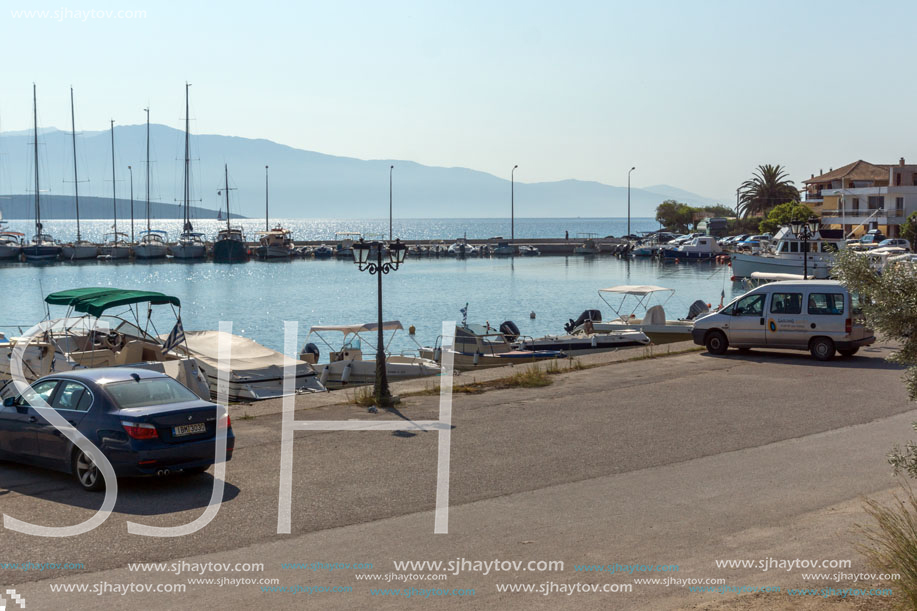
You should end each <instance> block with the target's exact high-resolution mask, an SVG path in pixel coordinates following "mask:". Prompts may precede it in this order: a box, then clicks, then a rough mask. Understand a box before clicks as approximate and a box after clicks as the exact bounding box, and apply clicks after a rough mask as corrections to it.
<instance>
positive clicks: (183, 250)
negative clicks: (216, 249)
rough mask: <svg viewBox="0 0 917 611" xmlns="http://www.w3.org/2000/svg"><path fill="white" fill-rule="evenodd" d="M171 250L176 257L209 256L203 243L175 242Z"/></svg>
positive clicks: (195, 257)
mask: <svg viewBox="0 0 917 611" xmlns="http://www.w3.org/2000/svg"><path fill="white" fill-rule="evenodd" d="M169 250H170V251H171V252H172V256H173V257H175V258H176V259H203V258H205V257H206V256H207V247H206V246H204V245H203V244H173V245H172V246H170V247H169Z"/></svg>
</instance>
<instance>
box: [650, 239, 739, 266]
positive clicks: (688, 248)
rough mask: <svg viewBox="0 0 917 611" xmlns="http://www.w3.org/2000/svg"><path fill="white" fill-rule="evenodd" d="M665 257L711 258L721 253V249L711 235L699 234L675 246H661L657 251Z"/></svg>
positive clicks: (686, 259) (681, 258)
mask: <svg viewBox="0 0 917 611" xmlns="http://www.w3.org/2000/svg"><path fill="white" fill-rule="evenodd" d="M659 254H661V255H662V256H663V257H664V258H666V259H678V260H679V261H695V260H698V259H713V258H715V257H716V256H717V255H721V254H723V249H722V248H720V245H719V244H718V243H717V241H716V238H714V237H713V236H700V237H697V238H692V239H691V240H689V241H687V242H685V243H684V244H682V245H680V246H678V247H676V248H663V249H661V250H660V251H659Z"/></svg>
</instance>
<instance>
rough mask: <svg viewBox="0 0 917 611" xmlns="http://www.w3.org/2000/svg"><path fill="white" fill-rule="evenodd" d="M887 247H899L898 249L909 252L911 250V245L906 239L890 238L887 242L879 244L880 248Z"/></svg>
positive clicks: (883, 241)
mask: <svg viewBox="0 0 917 611" xmlns="http://www.w3.org/2000/svg"><path fill="white" fill-rule="evenodd" d="M887 246H897V247H898V248H906V249H907V250H910V249H911V243H910V242H909V241H908V240H905V239H904V238H888V239H887V240H882V241H881V242H879V248H885V247H887Z"/></svg>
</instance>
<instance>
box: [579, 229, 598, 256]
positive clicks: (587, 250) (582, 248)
mask: <svg viewBox="0 0 917 611" xmlns="http://www.w3.org/2000/svg"><path fill="white" fill-rule="evenodd" d="M576 235H577V237H579V238H585V239H584V240H583V243H582V244H580V245H579V246H577V247H575V248H574V249H573V254H574V255H586V256H591V255H597V254H599V245H598V242H596V238H598V237H599V236H598V234H597V233H578V234H576Z"/></svg>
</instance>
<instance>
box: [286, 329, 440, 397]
mask: <svg viewBox="0 0 917 611" xmlns="http://www.w3.org/2000/svg"><path fill="white" fill-rule="evenodd" d="M402 329H404V327H403V326H401V322H399V321H397V320H391V321H386V322H383V323H382V331H383V332H386V331H391V332H392V333H391V335H390V336H389V339H388V342H386V343H385V345H384V346H383V350H384V351H385V354H386V356H385V374H386V376H387V377H388V381H389V382H398V381H402V380H412V379H415V378H424V377H428V376H435V375H440V374H441V373H442V371H443V368H442V367H441V366H440V365H439V364H437V363H436V362H435V361H433V360H432V359H430V358H424V357H423V356H422V355H413V354H406V353H404V352H402V353H401V354H392V353H391V352H390V347H391V343H392V339H394V336H395V333H397V332H398V331H401V330H402ZM323 333H324V334H328V333H340V334H342V336H343V340H342V342H341V344H340V347H339V348H335V347H334V344H331V343H329V342H328V341H327V340H326V339H325V338H324V337H323V336H322V334H323ZM378 333H379V324H378V323H366V324H362V325H319V326H313V327H312V328H311V329H309V336H308V337H307V338H306V344H305V346H304V347H303V350H302V353H301V354H300V357H299V358H300V359H301V360H303V361H306V362H307V363H310V364H311V365H312V366H313V367H315V371H316V372H317V373H318V376H319V381H320V382H321V383H322V384H323V385H324V386H326V387H327V388H329V389H339V388H344V387H345V386H360V385H366V384H373V383H374V382H375V380H376V361H375V359H367V358H364V356H363V344H364V343H365V344H366V345H367V346H369V349H370V350H371V351H372V354H373V356H375V354H376V352H377V351H378V347H377V346H375V345H374V344H373V343H372V342H373V341H378V340H377V339H375V338H376V336H377V335H378ZM312 335H315V337H316V338H318V339H319V340H320V341H321V342H323V343H324V344H325V346H326V347H327V348H328V350H329V352H328V362H327V363H319V362H318V360H319V359H320V358H321V353H320V350H319V348H318V346H317V345H316V344H315V343H313V342H310V341H309V339H310V338H311V337H312ZM370 338H373V339H370ZM411 339H412V340H413V336H411ZM417 348H418V352H419V351H420V350H421V349H422V348H421V347H420V345H418V346H417Z"/></svg>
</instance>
